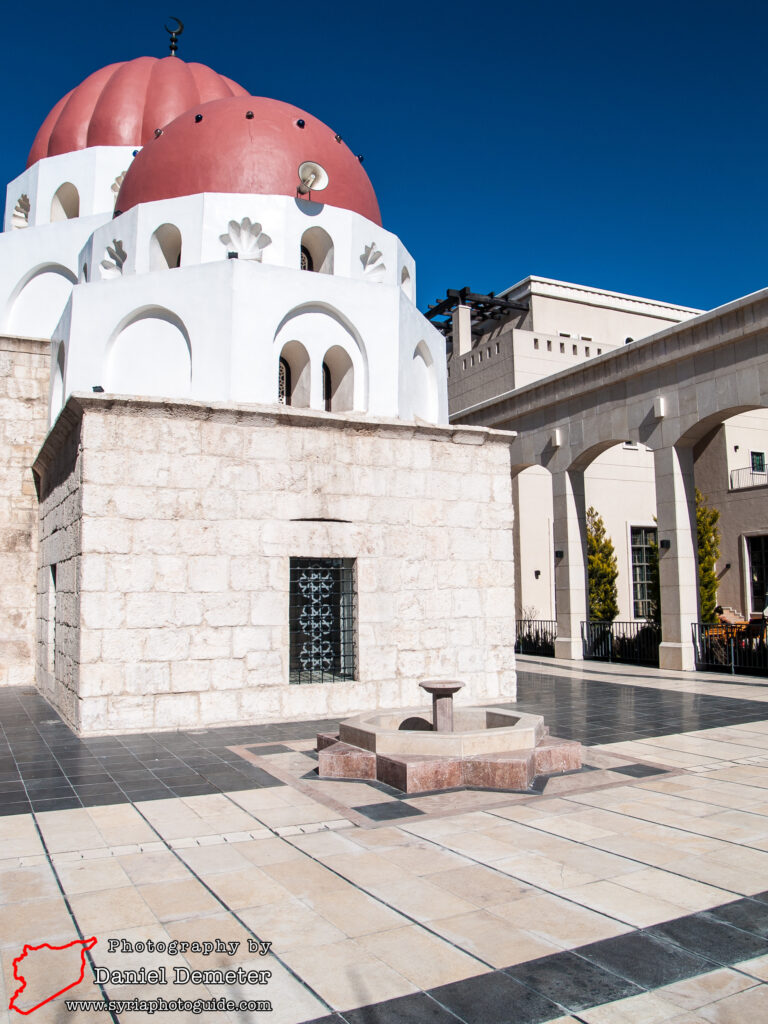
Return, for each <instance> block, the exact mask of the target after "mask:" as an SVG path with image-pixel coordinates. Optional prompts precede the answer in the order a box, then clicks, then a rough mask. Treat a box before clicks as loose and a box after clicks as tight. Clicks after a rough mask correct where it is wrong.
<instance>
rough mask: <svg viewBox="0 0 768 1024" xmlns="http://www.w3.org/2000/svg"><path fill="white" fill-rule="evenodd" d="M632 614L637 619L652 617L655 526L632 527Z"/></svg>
mask: <svg viewBox="0 0 768 1024" xmlns="http://www.w3.org/2000/svg"><path fill="white" fill-rule="evenodd" d="M631 537H632V605H633V610H632V614H633V615H634V616H635V618H636V619H647V618H650V614H651V566H652V564H653V556H652V547H653V545H654V544H655V543H656V528H655V527H653V526H633V527H632V533H631Z"/></svg>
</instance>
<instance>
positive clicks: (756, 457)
mask: <svg viewBox="0 0 768 1024" xmlns="http://www.w3.org/2000/svg"><path fill="white" fill-rule="evenodd" d="M749 461H750V463H751V469H752V472H753V473H764V472H765V452H750V453H749Z"/></svg>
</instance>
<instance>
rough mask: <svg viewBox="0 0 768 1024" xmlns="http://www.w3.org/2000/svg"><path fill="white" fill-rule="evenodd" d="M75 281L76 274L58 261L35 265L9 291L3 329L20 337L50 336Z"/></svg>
mask: <svg viewBox="0 0 768 1024" xmlns="http://www.w3.org/2000/svg"><path fill="white" fill-rule="evenodd" d="M76 283H77V277H76V275H75V274H73V273H72V271H71V270H69V269H68V268H67V267H64V266H62V265H61V264H59V263H46V264H43V265H42V266H39V267H35V268H34V269H33V270H31V271H29V272H28V273H27V274H25V275H24V277H23V278H22V279H21V280H20V281H19V282H18V284H17V285H16V287H15V288H14V289H13V292H12V293H11V296H10V299H9V301H8V306H7V313H6V324H7V328H6V329H7V330H9V331H13V332H15V333H16V334H19V335H21V336H22V337H24V336H27V337H31V338H50V337H51V335H52V334H53V331H54V329H55V327H56V324H57V323H58V322H59V320H60V319H61V316H62V313H63V312H64V309H65V307H66V305H67V302H68V301H69V296H70V295H71V293H72V286H73V285H74V284H76Z"/></svg>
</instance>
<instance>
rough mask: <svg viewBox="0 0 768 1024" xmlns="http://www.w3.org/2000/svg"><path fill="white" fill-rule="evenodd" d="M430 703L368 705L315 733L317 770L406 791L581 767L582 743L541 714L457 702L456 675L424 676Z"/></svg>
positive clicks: (523, 779) (512, 784)
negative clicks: (557, 732) (563, 735)
mask: <svg viewBox="0 0 768 1024" xmlns="http://www.w3.org/2000/svg"><path fill="white" fill-rule="evenodd" d="M419 685H420V686H421V688H422V689H423V690H426V692H427V693H429V694H430V695H431V696H432V708H431V710H430V709H426V710H425V709H423V708H406V709H404V710H402V711H383V712H376V711H374V712H369V713H366V714H363V715H357V716H356V717H354V718H348V719H347V720H346V721H345V722H342V723H341V724H340V726H339V732H338V734H331V733H320V734H318V737H317V752H318V762H319V763H318V774H319V775H320V777H321V778H331V779H376V780H378V781H379V782H385V783H387V785H389V786H393V787H394V788H395V789H399V790H402V791H403V792H404V793H424V792H429V791H432V790H440V789H452V788H454V787H456V786H477V787H482V788H485V789H513V790H518V791H520V790H522V791H524V790H527V789H528V788H529V787H530V785H531V783H532V782H533V780H534V778H535V777H536V776H537V775H553V774H557V773H560V772H566V771H573V770H574V769H577V768H580V767H581V744H580V743H578V742H576V741H575V740H564V739H557V738H556V737H554V736H550V735H549V730H548V729H547V727H546V726H545V725H544V719H543V718H542V717H541V715H525V714H521V713H519V712H516V711H514V710H509V709H507V708H492V707H461V708H454V706H453V695H454V694H455V693H456V692H457V691H458V690H460V689H461V688H462V687H463V685H464V684H463V683H461V682H457V681H455V680H426V681H425V682H423V683H420V684H419Z"/></svg>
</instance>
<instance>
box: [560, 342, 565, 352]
mask: <svg viewBox="0 0 768 1024" xmlns="http://www.w3.org/2000/svg"><path fill="white" fill-rule="evenodd" d="M563 352H565V342H564V341H561V342H560V354H561V355H562V354H563Z"/></svg>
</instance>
